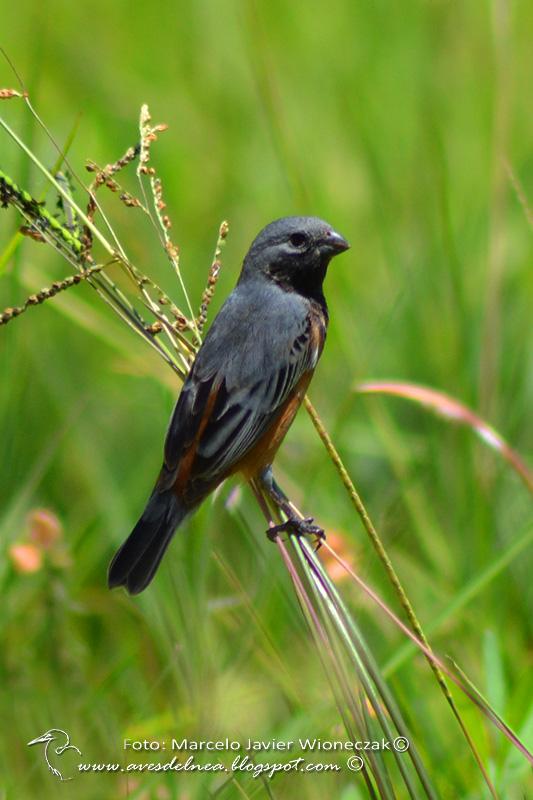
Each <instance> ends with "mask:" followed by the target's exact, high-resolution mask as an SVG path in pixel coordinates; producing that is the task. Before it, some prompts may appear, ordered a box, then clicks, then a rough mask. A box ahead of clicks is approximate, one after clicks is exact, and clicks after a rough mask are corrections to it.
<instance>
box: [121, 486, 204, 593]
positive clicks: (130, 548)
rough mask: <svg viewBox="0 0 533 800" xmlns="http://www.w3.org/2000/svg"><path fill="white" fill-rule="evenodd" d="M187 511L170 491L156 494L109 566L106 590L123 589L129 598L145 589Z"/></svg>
mask: <svg viewBox="0 0 533 800" xmlns="http://www.w3.org/2000/svg"><path fill="white" fill-rule="evenodd" d="M190 510H191V509H189V508H185V506H184V505H183V504H182V503H181V502H180V501H179V499H178V498H177V497H176V495H175V494H174V492H173V491H172V490H171V489H170V490H168V491H163V492H158V491H157V490H155V491H154V493H153V494H152V496H151V497H150V499H149V501H148V503H147V505H146V508H145V509H144V512H143V515H142V517H141V518H140V520H139V522H138V523H137V525H136V526H135V527H134V529H133V530H132V532H131V533H130V535H129V536H128V538H127V539H126V541H125V542H124V544H123V545H122V547H120V548H119V550H117V552H116V553H115V555H114V557H113V560H112V561H111V564H110V565H109V572H108V576H107V583H108V585H109V588H110V589H113V588H114V587H115V586H125V587H126V589H127V590H128V592H129V593H130V594H139V592H142V591H143V589H146V587H147V586H148V584H149V583H150V581H151V580H152V578H153V577H154V575H155V573H156V570H157V568H158V566H159V563H160V561H161V559H162V558H163V555H164V553H165V550H166V549H167V547H168V545H169V543H170V540H171V539H172V536H173V535H174V532H175V530H176V528H177V527H178V525H179V524H180V522H182V520H183V519H184V518H185V517H186V516H187V514H188V513H189V511H190Z"/></svg>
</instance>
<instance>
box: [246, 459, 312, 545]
mask: <svg viewBox="0 0 533 800" xmlns="http://www.w3.org/2000/svg"><path fill="white" fill-rule="evenodd" d="M259 483H260V484H261V487H262V488H263V489H264V490H265V492H266V493H267V494H268V496H269V497H270V498H271V500H272V501H273V502H274V503H275V505H276V506H277V507H278V508H279V509H280V510H281V511H283V513H284V514H285V516H286V517H287V519H286V521H285V522H282V523H281V524H280V525H273V526H272V527H271V528H269V529H268V531H267V536H268V538H269V539H270V540H271V541H272V542H273V541H274V540H275V539H276V537H277V536H278V534H279V533H284V532H287V533H292V534H294V535H295V536H314V537H315V540H316V549H317V550H318V548H319V547H320V545H321V544H322V541H323V539H325V538H326V534H325V533H324V531H323V529H322V528H319V527H318V525H313V517H306V518H305V519H300V517H298V516H297V514H295V512H294V507H293V505H292V503H291V501H290V500H289V498H288V497H287V495H286V494H285V492H284V491H283V489H281V487H280V486H279V485H278V484H277V483H276V481H275V480H274V475H273V474H272V467H266V468H265V469H264V470H263V472H261V474H260V475H259Z"/></svg>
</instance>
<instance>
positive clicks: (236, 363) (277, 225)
mask: <svg viewBox="0 0 533 800" xmlns="http://www.w3.org/2000/svg"><path fill="white" fill-rule="evenodd" d="M348 248H349V244H348V242H347V241H346V239H345V238H344V237H343V236H341V234H340V233H337V231H335V230H334V229H333V227H332V226H331V225H329V224H328V223H327V222H324V220H322V219H319V218H318V217H310V216H309V217H307V216H290V217H282V218H281V219H278V220H275V221H274V222H271V223H270V224H268V225H267V226H266V227H265V228H263V229H262V230H261V231H260V233H259V234H258V235H257V236H256V238H255V239H254V240H253V242H252V244H251V246H250V248H249V250H248V252H247V254H246V256H245V258H244V261H243V264H242V269H241V272H240V276H239V279H238V281H237V284H236V286H235V288H234V290H233V291H232V292H231V294H230V295H229V296H228V298H227V299H226V301H225V302H224V304H223V305H222V307H221V309H220V311H219V312H218V314H217V315H216V317H215V319H214V320H213V322H212V324H211V326H210V328H209V330H208V333H207V335H206V337H205V339H204V341H203V343H202V345H201V346H200V348H199V350H198V352H197V354H196V358H195V360H194V362H193V364H192V367H191V369H190V372H189V374H188V377H187V378H186V380H185V382H184V385H183V387H182V390H181V393H180V395H179V397H178V400H177V402H176V405H175V407H174V410H173V412H172V415H171V418H170V422H169V425H168V430H167V434H166V439H165V444H164V460H163V465H162V467H161V471H160V473H159V477H158V479H157V481H156V484H155V486H154V489H153V491H152V493H151V495H150V497H149V499H148V502H147V504H146V507H145V509H144V511H143V513H142V515H141V517H140V519H139V521H138V522H137V524H136V525H135V527H134V528H133V531H132V532H131V533H130V535H129V537H128V538H127V539H126V541H125V542H124V543H123V544H122V546H121V547H120V548H119V549H118V551H117V552H116V553H115V555H114V557H113V559H112V561H111V563H110V566H109V571H108V586H109V588H110V589H112V588H115V587H118V586H123V587H125V589H126V590H127V592H128V593H129V594H132V595H135V594H138V593H140V592H142V591H143V590H144V589H145V588H146V587H147V586H148V584H149V583H150V582H151V580H152V579H153V577H154V575H155V572H156V570H157V568H158V566H159V564H160V562H161V559H162V557H163V555H164V553H165V551H166V549H167V547H168V544H169V542H170V540H171V539H172V537H173V535H174V533H175V531H176V529H177V528H178V527H179V526H180V525H181V523H182V522H183V521H184V520H185V518H186V517H188V516H189V514H191V513H192V512H193V511H194V510H195V509H197V508H198V506H199V505H200V504H201V503H202V501H203V500H204V499H205V498H206V497H207V496H208V495H209V494H210V493H211V492H213V491H214V490H215V489H216V488H217V487H218V486H219V485H220V484H221V483H222V482H223V481H224V480H225V479H226V478H227V477H228V476H230V475H233V474H235V473H240V474H241V475H242V476H243V477H244V479H245V480H248V481H250V482H252V486H254V482H255V486H260V487H261V488H262V489H263V490H264V492H265V493H266V494H267V495H268V496H269V497H270V498H272V500H273V501H274V503H275V504H276V505H277V507H279V508H281V509H282V510H283V511H284V513H285V516H286V517H287V520H286V522H285V523H283V524H281V525H279V526H274V527H272V528H270V530H269V531H267V534H268V535H269V537H270V538H275V537H276V536H277V535H278V533H279V532H280V531H282V530H285V531H289V530H290V531H292V532H293V533H295V534H297V535H304V534H314V535H316V536H323V535H324V533H323V531H322V530H321V529H320V528H318V527H317V526H314V525H313V524H312V522H313V520H312V518H306V519H304V520H300V519H297V518H296V516H295V514H294V511H293V509H292V507H291V504H290V501H289V500H288V498H287V496H286V495H285V494H284V493H283V491H282V490H281V488H280V487H279V486H278V484H277V483H276V481H275V480H274V477H273V472H272V461H273V458H274V456H275V454H276V451H277V450H278V448H279V446H280V444H281V442H282V440H283V438H284V436H285V434H286V433H287V431H288V429H289V427H290V425H291V423H292V421H293V418H294V416H295V414H296V412H297V410H298V408H299V406H300V404H301V403H302V401H303V398H304V395H305V392H306V390H307V387H308V385H309V382H310V380H311V378H312V375H313V373H314V370H315V367H316V365H317V362H318V360H319V358H320V356H321V353H322V350H323V347H324V342H325V338H326V331H327V327H328V320H329V317H328V307H327V303H326V299H325V297H324V293H323V282H324V278H325V276H326V272H327V268H328V265H329V262H330V260H331V259H332V258H333V257H334V256H336V255H338V254H340V253H343V252H344V251H345V250H347V249H348Z"/></svg>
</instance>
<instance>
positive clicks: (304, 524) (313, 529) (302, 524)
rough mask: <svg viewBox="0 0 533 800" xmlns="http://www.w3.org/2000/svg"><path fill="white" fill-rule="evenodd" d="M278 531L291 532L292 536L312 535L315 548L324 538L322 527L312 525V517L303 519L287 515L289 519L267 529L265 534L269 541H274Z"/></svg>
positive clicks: (317, 547) (318, 546)
mask: <svg viewBox="0 0 533 800" xmlns="http://www.w3.org/2000/svg"><path fill="white" fill-rule="evenodd" d="M280 533H289V534H291V533H292V534H293V535H294V536H313V537H314V539H315V541H314V544H315V545H316V547H315V549H316V550H318V549H319V548H320V547H321V545H322V542H323V541H324V539H325V538H326V534H325V532H324V530H323V528H319V526H318V525H313V517H306V518H305V519H297V518H296V517H289V519H288V520H286V521H285V522H282V523H281V525H273V526H272V527H271V528H269V529H268V530H267V536H268V538H269V539H270V541H271V542H274V541H276V539H277V537H278V535H279V534H280Z"/></svg>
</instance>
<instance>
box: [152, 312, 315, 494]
mask: <svg viewBox="0 0 533 800" xmlns="http://www.w3.org/2000/svg"><path fill="white" fill-rule="evenodd" d="M308 310H309V309H308V308H307V307H306V309H305V311H306V313H301V314H300V315H299V316H298V317H292V318H291V319H290V320H288V321H287V319H285V320H284V324H283V326H282V329H280V328H278V329H277V330H275V331H273V330H268V332H267V333H268V335H266V334H265V335H264V337H263V339H261V335H260V334H259V333H258V329H259V328H260V329H261V330H264V326H258V327H257V328H256V330H254V329H253V328H252V329H251V330H249V332H248V342H246V341H238V340H237V341H233V342H231V343H230V344H229V347H230V350H229V351H228V350H225V349H224V348H221V349H220V350H219V351H217V352H218V353H219V355H220V354H221V353H222V356H221V358H219V360H218V363H216V362H217V359H216V358H215V359H212V358H211V360H214V362H215V364H213V365H210V364H209V360H210V353H209V351H208V352H207V353H206V354H205V355H204V354H203V353H202V350H203V348H202V350H201V351H200V353H199V355H198V357H197V360H196V362H195V364H194V365H193V368H192V370H191V373H190V375H189V378H188V379H187V381H186V383H185V385H184V387H183V390H182V392H181V395H180V397H179V399H178V402H177V404H176V407H175V409H174V413H173V415H172V419H171V422H170V426H169V429H168V433H167V439H166V443H165V469H164V473H165V477H164V479H163V480H164V482H163V485H162V486H161V488H169V487H170V485H172V484H174V483H175V484H176V485H178V486H179V485H182V486H183V487H185V485H187V484H188V485H189V486H190V485H191V482H196V481H198V482H199V483H201V484H203V485H209V484H212V483H216V482H217V480H221V479H222V478H223V477H224V476H225V475H227V474H228V473H229V472H231V470H232V467H233V466H234V465H236V464H237V463H238V462H239V461H240V460H241V459H243V458H244V457H245V456H246V454H247V453H248V451H249V450H251V448H252V447H253V446H254V444H255V443H256V442H257V441H258V439H259V438H260V436H261V435H262V434H263V433H264V432H265V431H266V430H267V429H268V427H269V425H270V424H271V423H272V422H273V421H274V420H275V418H276V415H277V414H278V413H279V412H280V411H281V409H282V407H283V404H284V402H285V401H286V400H287V398H288V397H289V395H290V394H291V391H292V390H294V388H295V387H296V385H297V384H298V382H299V380H300V379H301V378H302V376H303V375H304V374H305V373H306V372H308V371H310V370H312V369H313V368H314V367H315V365H316V362H317V360H318V357H319V355H320V352H321V350H322V347H323V343H324V338H325V324H324V322H323V320H322V321H321V320H320V317H319V316H317V315H316V314H312V313H307V312H308ZM205 345H207V339H206V342H205ZM205 345H204V346H205ZM224 353H226V355H224ZM236 354H237V358H236ZM211 355H213V354H211ZM239 355H240V356H241V358H240V359H238V356H239ZM265 355H266V357H265ZM210 367H211V368H210ZM160 481H161V479H160Z"/></svg>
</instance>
